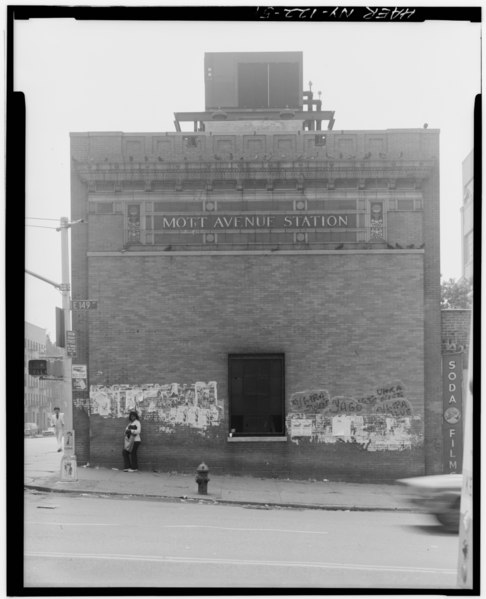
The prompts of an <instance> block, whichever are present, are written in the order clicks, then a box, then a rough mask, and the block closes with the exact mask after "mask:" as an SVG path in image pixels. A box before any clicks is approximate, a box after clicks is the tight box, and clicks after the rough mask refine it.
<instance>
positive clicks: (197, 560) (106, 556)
mask: <svg viewBox="0 0 486 599" xmlns="http://www.w3.org/2000/svg"><path fill="white" fill-rule="evenodd" d="M25 557H40V558H54V559H60V558H61V559H62V558H64V559H97V560H98V559H99V560H114V561H133V562H158V563H171V564H213V565H233V566H265V567H268V566H274V567H279V568H321V569H325V570H369V571H375V572H412V573H417V574H448V575H450V576H457V570H456V569H446V568H432V567H430V568H421V567H415V566H373V565H368V564H338V563H336V564H333V563H328V562H322V563H319V562H280V561H263V560H262V561H260V560H241V559H220V558H210V557H171V556H166V557H164V556H158V555H122V554H113V553H103V554H99V555H92V554H89V553H42V552H30V553H25Z"/></svg>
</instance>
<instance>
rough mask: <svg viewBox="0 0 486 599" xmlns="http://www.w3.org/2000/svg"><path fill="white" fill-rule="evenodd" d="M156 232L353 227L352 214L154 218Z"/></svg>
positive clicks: (354, 216) (353, 216) (354, 218)
mask: <svg viewBox="0 0 486 599" xmlns="http://www.w3.org/2000/svg"><path fill="white" fill-rule="evenodd" d="M154 225H155V228H156V229H172V230H174V229H175V230H184V229H190V230H197V229H302V228H312V229H314V228H334V227H355V226H356V215H355V214H345V215H342V214H305V215H300V214H259V215H244V216H243V215H216V214H212V215H208V216H187V215H186V216H155V217H154Z"/></svg>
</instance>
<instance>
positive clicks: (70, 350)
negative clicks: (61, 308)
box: [66, 331, 77, 358]
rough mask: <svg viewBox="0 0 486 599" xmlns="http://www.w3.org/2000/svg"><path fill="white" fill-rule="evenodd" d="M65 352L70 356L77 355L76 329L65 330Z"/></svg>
mask: <svg viewBox="0 0 486 599" xmlns="http://www.w3.org/2000/svg"><path fill="white" fill-rule="evenodd" d="M66 354H67V355H68V356H71V357H72V358H75V357H76V356H77V339H76V331H66Z"/></svg>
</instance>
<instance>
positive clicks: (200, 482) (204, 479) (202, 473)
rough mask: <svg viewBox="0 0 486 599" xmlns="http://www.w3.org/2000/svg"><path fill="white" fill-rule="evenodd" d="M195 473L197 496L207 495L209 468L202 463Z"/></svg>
mask: <svg viewBox="0 0 486 599" xmlns="http://www.w3.org/2000/svg"><path fill="white" fill-rule="evenodd" d="M196 472H197V476H196V482H197V486H198V489H197V492H198V493H199V495H207V494H208V482H209V468H208V467H207V466H206V464H205V463H204V462H203V463H202V464H199V466H198V467H197V470H196Z"/></svg>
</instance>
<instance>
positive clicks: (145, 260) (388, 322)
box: [89, 251, 424, 480]
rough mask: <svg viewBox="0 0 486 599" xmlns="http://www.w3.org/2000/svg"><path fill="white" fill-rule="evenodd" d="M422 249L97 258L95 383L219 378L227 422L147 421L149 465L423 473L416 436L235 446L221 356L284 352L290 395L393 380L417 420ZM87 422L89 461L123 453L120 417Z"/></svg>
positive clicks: (341, 392)
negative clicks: (198, 427)
mask: <svg viewBox="0 0 486 599" xmlns="http://www.w3.org/2000/svg"><path fill="white" fill-rule="evenodd" d="M422 261H423V257H422V255H421V254H400V255H399V254H394V253H390V252H388V253H380V254H370V253H369V251H368V252H364V253H363V254H353V255H346V254H345V253H344V254H343V255H336V254H334V255H325V256H323V255H318V256H316V255H290V256H276V255H266V256H262V255H260V256H244V255H243V256H242V255H240V256H225V255H219V256H192V257H189V256H145V257H143V256H111V257H110V256H107V257H101V256H93V257H90V258H89V270H90V289H89V294H90V296H92V297H97V298H98V299H99V309H98V310H97V311H96V312H95V311H93V312H92V313H91V315H90V322H89V339H90V356H89V371H90V372H91V373H96V372H99V371H101V372H102V373H103V374H102V375H100V376H99V378H98V379H95V378H93V376H92V378H91V383H98V384H106V385H113V384H143V383H160V384H165V383H172V382H179V383H191V382H195V381H216V382H217V384H218V398H220V399H222V400H223V401H224V415H225V419H224V421H223V422H222V423H221V425H220V426H219V427H212V428H211V429H209V430H208V431H207V433H205V435H201V434H200V432H198V431H195V430H193V429H190V428H187V427H180V429H179V430H178V433H177V435H170V436H168V435H165V434H164V433H163V432H160V431H159V427H158V426H157V425H156V424H152V423H145V424H144V431H145V435H144V445H143V448H142V451H141V454H140V455H141V460H144V461H146V463H149V464H150V467H156V468H172V469H185V470H187V469H189V470H190V469H191V468H192V466H193V464H194V462H197V463H196V464H195V465H196V466H197V464H198V463H199V462H198V460H199V461H200V460H201V459H205V460H206V459H207V460H208V462H211V466H212V467H213V468H219V469H220V470H221V471H240V472H251V473H254V474H258V475H260V474H265V473H268V472H270V471H271V472H273V473H274V474H275V475H282V476H283V475H285V476H287V475H293V476H295V475H299V474H303V473H306V474H307V475H309V476H311V475H314V476H321V474H322V473H323V472H324V474H322V476H323V477H327V476H333V477H334V478H340V477H343V478H348V479H353V478H357V479H359V478H361V479H364V480H366V479H376V478H378V479H383V478H394V477H396V476H405V475H409V474H410V475H411V474H419V473H421V472H422V471H423V453H422V450H421V449H420V448H415V449H414V450H412V451H405V452H375V453H373V454H371V453H369V452H366V451H363V450H358V449H356V448H354V449H350V448H345V447H344V445H345V444H343V446H342V447H341V446H339V445H337V446H329V445H325V444H311V443H308V442H305V441H304V442H302V443H300V444H298V445H297V444H296V443H293V442H291V441H290V440H289V441H287V443H256V444H248V443H245V444H235V443H231V444H230V443H228V442H227V440H226V436H227V432H228V425H227V420H226V418H227V415H228V402H227V395H228V390H227V376H228V375H227V355H228V353H254V352H264V353H272V352H276V353H284V354H285V359H286V400H287V404H288V399H289V397H290V395H291V394H292V393H295V392H297V391H302V390H305V389H312V388H326V389H329V391H330V393H331V394H332V395H333V396H351V397H353V396H358V395H362V394H366V393H368V392H370V391H371V390H372V389H374V388H376V386H377V385H379V384H382V383H385V382H387V381H391V380H397V379H398V380H401V381H402V382H403V384H404V385H405V388H406V396H407V398H408V399H409V401H410V403H411V404H412V406H413V410H414V414H415V415H417V416H419V417H420V418H423V414H424V407H423V402H424V369H423V362H424V353H423V344H424V339H423V291H422V290H423V276H422V272H423V269H422ZM397 272H399V273H400V276H399V277H397V276H396V273H397ZM391 281H392V282H391ZM91 420H92V430H91V463H99V464H104V465H107V466H110V465H111V466H113V465H115V464H116V463H119V460H120V455H119V453H120V451H121V449H120V442H121V441H120V436H121V435H122V433H123V429H124V421H123V420H122V421H120V420H119V419H101V418H99V417H97V416H92V417H91ZM105 429H106V430H105ZM106 431H111V433H107V432H106ZM353 452H354V453H353ZM348 457H349V459H350V461H346V460H347V458H348ZM267 462H268V463H267ZM322 464H326V466H325V468H323V466H322ZM312 473H314V474H312Z"/></svg>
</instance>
